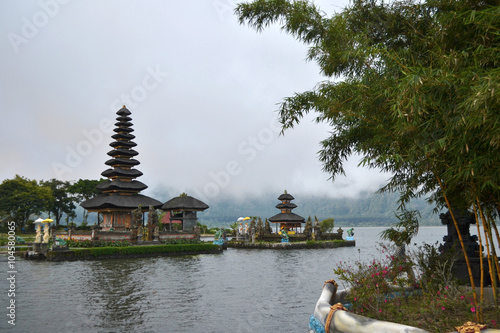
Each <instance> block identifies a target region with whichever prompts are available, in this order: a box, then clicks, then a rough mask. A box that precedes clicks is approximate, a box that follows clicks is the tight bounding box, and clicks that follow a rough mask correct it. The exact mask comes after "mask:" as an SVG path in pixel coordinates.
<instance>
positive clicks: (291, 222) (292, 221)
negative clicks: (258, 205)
mask: <svg viewBox="0 0 500 333" xmlns="http://www.w3.org/2000/svg"><path fill="white" fill-rule="evenodd" d="M293 199H295V198H294V197H293V196H292V195H291V194H288V193H287V192H286V190H285V192H284V193H283V194H282V195H280V196H279V197H278V200H281V203H280V204H277V205H276V208H278V209H279V210H281V212H280V213H279V214H277V215H274V216H273V217H270V218H269V221H270V222H272V223H276V230H278V231H279V230H281V228H286V229H288V230H294V231H295V232H298V231H299V230H298V229H299V228H301V227H302V223H304V222H305V219H304V218H303V217H302V216H299V215H297V214H295V213H292V209H294V208H297V205H296V204H294V203H291V202H290V201H292V200H293Z"/></svg>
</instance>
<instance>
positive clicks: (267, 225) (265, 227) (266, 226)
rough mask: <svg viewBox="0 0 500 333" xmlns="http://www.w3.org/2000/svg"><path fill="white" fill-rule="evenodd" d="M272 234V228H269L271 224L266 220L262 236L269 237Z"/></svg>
mask: <svg viewBox="0 0 500 333" xmlns="http://www.w3.org/2000/svg"><path fill="white" fill-rule="evenodd" d="M272 233H273V228H271V224H270V223H269V221H268V220H267V219H266V222H265V224H264V235H270V234H272Z"/></svg>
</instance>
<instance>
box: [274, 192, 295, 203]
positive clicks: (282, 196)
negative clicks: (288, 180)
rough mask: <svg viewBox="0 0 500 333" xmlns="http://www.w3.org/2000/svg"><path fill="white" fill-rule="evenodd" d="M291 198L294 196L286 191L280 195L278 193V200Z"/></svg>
mask: <svg viewBox="0 0 500 333" xmlns="http://www.w3.org/2000/svg"><path fill="white" fill-rule="evenodd" d="M293 199H295V198H294V197H293V196H292V195H291V194H288V193H286V191H285V193H283V194H282V195H280V196H279V197H278V200H281V201H290V200H293Z"/></svg>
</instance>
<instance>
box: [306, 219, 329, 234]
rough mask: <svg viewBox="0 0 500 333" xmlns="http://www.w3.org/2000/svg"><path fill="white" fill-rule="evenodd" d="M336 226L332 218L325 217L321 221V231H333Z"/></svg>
mask: <svg viewBox="0 0 500 333" xmlns="http://www.w3.org/2000/svg"><path fill="white" fill-rule="evenodd" d="M308 221H309V220H308ZM334 227H335V220H334V219H332V218H328V219H325V220H323V221H321V223H320V228H321V232H332V231H333V228H334Z"/></svg>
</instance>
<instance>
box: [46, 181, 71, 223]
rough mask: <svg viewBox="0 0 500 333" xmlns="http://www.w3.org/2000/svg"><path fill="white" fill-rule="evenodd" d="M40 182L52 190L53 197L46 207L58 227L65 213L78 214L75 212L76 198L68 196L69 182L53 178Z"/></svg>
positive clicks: (69, 214)
mask: <svg viewBox="0 0 500 333" xmlns="http://www.w3.org/2000/svg"><path fill="white" fill-rule="evenodd" d="M40 183H41V186H43V187H46V188H48V189H49V190H50V192H51V198H50V200H49V202H48V205H47V207H46V209H47V211H49V212H50V214H51V216H52V217H53V218H54V220H55V222H56V227H58V226H59V222H60V221H61V218H62V216H63V214H67V215H68V216H69V217H74V216H76V215H75V213H74V210H75V208H76V207H75V204H74V202H73V201H74V199H73V198H72V197H70V196H68V194H69V191H68V189H69V187H70V183H69V182H65V181H61V180H57V179H51V180H48V181H41V182H40Z"/></svg>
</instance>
